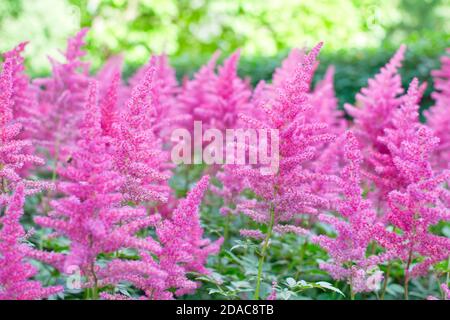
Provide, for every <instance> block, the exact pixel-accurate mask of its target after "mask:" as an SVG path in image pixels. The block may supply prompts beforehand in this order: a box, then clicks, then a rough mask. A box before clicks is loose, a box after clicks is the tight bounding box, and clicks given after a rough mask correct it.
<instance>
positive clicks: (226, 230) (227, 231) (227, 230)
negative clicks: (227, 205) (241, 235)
mask: <svg viewBox="0 0 450 320" xmlns="http://www.w3.org/2000/svg"><path fill="white" fill-rule="evenodd" d="M230 224H231V216H230V214H229V213H227V216H226V218H225V227H224V229H223V242H224V243H226V242H227V241H228V237H229V234H230Z"/></svg>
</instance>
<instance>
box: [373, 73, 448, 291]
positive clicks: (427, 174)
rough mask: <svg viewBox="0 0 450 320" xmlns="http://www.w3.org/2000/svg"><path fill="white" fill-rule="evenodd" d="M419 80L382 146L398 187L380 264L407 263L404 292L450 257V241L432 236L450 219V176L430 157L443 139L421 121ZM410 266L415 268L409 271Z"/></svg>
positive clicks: (380, 238)
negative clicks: (433, 229)
mask: <svg viewBox="0 0 450 320" xmlns="http://www.w3.org/2000/svg"><path fill="white" fill-rule="evenodd" d="M418 96H420V89H419V87H418V81H417V79H414V80H413V81H412V82H411V84H410V86H409V89H408V93H407V95H406V97H405V99H404V102H403V103H402V106H401V107H400V109H398V110H397V111H396V112H395V113H394V115H393V119H392V123H393V127H392V128H390V129H386V130H385V135H384V137H382V138H380V142H382V143H384V144H385V145H386V147H387V149H388V150H389V153H390V158H391V164H390V166H389V167H388V168H386V169H385V170H386V171H389V172H390V173H391V176H390V179H391V180H392V181H395V184H396V189H395V190H393V191H391V192H390V193H389V194H388V196H387V205H388V208H387V213H386V219H387V221H388V222H389V223H390V224H392V226H393V227H394V231H389V230H388V229H383V232H382V233H380V234H379V236H378V238H377V241H378V242H379V243H380V244H381V245H382V246H383V247H384V248H385V252H384V254H383V255H382V256H381V257H380V260H381V261H386V260H391V259H400V260H401V261H403V262H404V264H405V291H406V296H407V286H408V281H409V279H410V277H414V276H419V275H423V274H425V273H426V272H427V271H428V269H429V267H430V266H432V265H433V264H435V263H437V262H439V261H442V260H445V259H447V258H448V257H449V253H450V239H448V238H447V237H442V236H438V235H435V234H433V233H432V232H431V231H430V227H431V226H433V225H435V224H437V223H439V222H440V221H448V220H449V219H450V211H449V207H448V206H449V202H448V199H449V195H448V190H447V189H445V187H444V185H445V184H446V183H447V184H448V183H449V182H450V172H449V171H448V170H444V171H442V172H438V173H435V172H434V171H433V169H432V166H431V163H430V158H431V155H432V153H433V151H434V150H435V148H436V147H437V145H438V142H439V139H438V138H436V137H435V136H434V135H433V131H432V130H431V129H429V128H428V127H427V126H425V125H423V124H421V123H420V122H419V116H418V105H417V100H418ZM411 267H412V268H411Z"/></svg>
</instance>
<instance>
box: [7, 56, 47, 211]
mask: <svg viewBox="0 0 450 320" xmlns="http://www.w3.org/2000/svg"><path fill="white" fill-rule="evenodd" d="M13 68H14V65H13V62H12V61H11V60H10V59H7V60H6V61H5V62H4V63H3V67H2V71H1V73H0V142H1V145H0V180H1V185H0V189H1V194H0V203H4V201H6V199H7V194H8V192H9V190H12V189H14V188H15V186H16V185H17V184H18V183H19V182H22V183H23V184H24V185H25V187H26V191H25V193H26V194H31V193H35V192H38V191H40V190H42V189H43V188H45V187H49V185H48V184H47V183H45V182H41V181H33V180H28V179H25V178H24V177H23V172H22V171H23V170H22V169H23V168H24V166H27V165H30V166H32V165H43V164H44V160H43V159H41V158H39V157H37V156H35V155H34V154H32V153H31V152H30V149H31V147H32V142H31V141H30V140H25V139H21V137H20V133H21V132H22V129H23V125H22V123H20V122H19V121H18V120H16V119H15V118H14V116H13V106H14V98H15V95H16V94H17V92H15V91H14V79H13V73H14V69H13Z"/></svg>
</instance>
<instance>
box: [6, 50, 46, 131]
mask: <svg viewBox="0 0 450 320" xmlns="http://www.w3.org/2000/svg"><path fill="white" fill-rule="evenodd" d="M26 45H27V43H26V42H22V43H20V44H19V45H18V46H16V47H15V48H14V49H13V50H11V51H8V52H5V53H4V54H3V57H4V59H5V63H6V62H8V63H11V66H12V81H13V84H12V95H11V99H12V112H13V115H14V118H15V119H17V120H18V121H20V122H21V123H22V124H23V126H24V131H23V132H22V134H21V137H24V138H32V134H33V132H36V130H37V125H38V123H39V122H38V121H37V119H36V118H38V117H39V112H38V108H37V93H38V89H37V88H36V87H35V86H33V85H31V84H30V78H29V77H28V76H27V75H26V74H25V63H24V62H25V61H24V60H25V59H24V58H23V57H22V52H23V51H24V50H25V47H26Z"/></svg>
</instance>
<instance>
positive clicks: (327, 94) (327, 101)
mask: <svg viewBox="0 0 450 320" xmlns="http://www.w3.org/2000/svg"><path fill="white" fill-rule="evenodd" d="M333 78H334V67H333V66H331V67H328V69H327V71H326V73H325V76H324V77H323V79H322V80H321V81H319V82H318V83H317V84H316V85H315V87H314V89H313V90H312V92H311V96H310V100H309V101H310V103H311V105H312V108H311V109H310V110H309V112H308V113H307V116H306V117H307V119H309V120H311V122H313V121H317V122H320V123H326V124H327V125H328V130H329V131H330V132H331V133H333V134H336V135H340V134H342V133H343V132H344V130H345V129H346V127H347V123H346V120H345V118H344V112H343V111H342V110H339V105H338V99H337V97H336V93H335V90H334V84H333Z"/></svg>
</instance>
